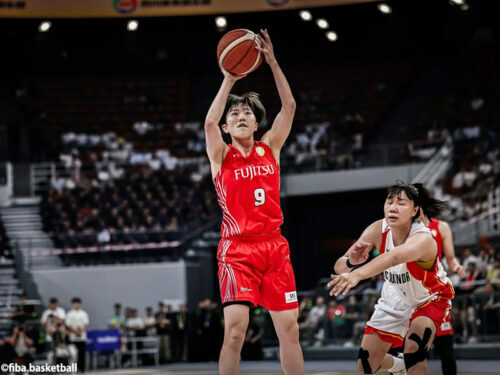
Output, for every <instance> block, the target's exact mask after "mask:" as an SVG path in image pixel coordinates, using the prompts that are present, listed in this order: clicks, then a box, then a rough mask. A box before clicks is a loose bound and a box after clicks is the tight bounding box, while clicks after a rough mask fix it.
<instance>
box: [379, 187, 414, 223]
mask: <svg viewBox="0 0 500 375" xmlns="http://www.w3.org/2000/svg"><path fill="white" fill-rule="evenodd" d="M418 208H419V207H418V206H415V204H414V202H413V201H412V200H410V199H409V198H408V196H407V195H406V193H405V191H404V190H402V191H401V192H399V194H397V195H395V196H393V197H387V198H386V199H385V204H384V214H385V220H386V221H387V223H388V224H389V225H390V226H398V225H407V224H408V223H411V221H412V219H413V217H414V216H415V215H416V214H417V211H418Z"/></svg>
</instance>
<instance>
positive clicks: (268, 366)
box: [87, 360, 500, 375]
mask: <svg viewBox="0 0 500 375" xmlns="http://www.w3.org/2000/svg"><path fill="white" fill-rule="evenodd" d="M457 365H458V373H459V374H460V375H483V374H500V361H487V360H484V361H458V363H457ZM305 369H306V372H305V373H306V374H307V375H354V374H359V372H357V371H356V364H355V363H353V361H308V362H306V363H305ZM429 369H430V370H431V371H430V374H431V375H438V374H441V371H440V363H439V362H438V361H430V362H429ZM217 373H218V371H217V363H215V362H208V363H180V364H172V365H165V366H160V367H157V368H141V369H136V370H133V369H127V370H114V371H99V372H91V373H87V375H103V374H106V375H170V374H171V375H216V374H217ZM240 374H242V375H279V374H283V372H282V371H281V366H280V364H279V362H276V361H261V362H242V363H241V366H240ZM380 374H383V373H380Z"/></svg>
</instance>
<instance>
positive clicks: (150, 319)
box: [143, 306, 156, 336]
mask: <svg viewBox="0 0 500 375" xmlns="http://www.w3.org/2000/svg"><path fill="white" fill-rule="evenodd" d="M143 320H144V328H145V329H146V336H155V335H156V328H155V327H156V319H155V317H154V315H153V308H152V307H151V306H148V307H146V316H145V317H144V319H143Z"/></svg>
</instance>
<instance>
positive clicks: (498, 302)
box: [483, 281, 500, 335]
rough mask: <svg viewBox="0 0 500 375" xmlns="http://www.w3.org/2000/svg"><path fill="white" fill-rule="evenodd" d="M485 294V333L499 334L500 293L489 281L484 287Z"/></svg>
mask: <svg viewBox="0 0 500 375" xmlns="http://www.w3.org/2000/svg"><path fill="white" fill-rule="evenodd" d="M483 295H484V296H485V297H486V298H485V301H484V305H483V309H484V318H485V322H484V326H485V327H484V328H485V332H484V333H486V334H490V335H491V334H498V333H500V326H499V323H500V294H499V293H498V292H495V288H494V287H493V285H492V284H491V283H490V282H489V281H487V282H486V284H485V285H484V288H483Z"/></svg>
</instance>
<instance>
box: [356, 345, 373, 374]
mask: <svg viewBox="0 0 500 375" xmlns="http://www.w3.org/2000/svg"><path fill="white" fill-rule="evenodd" d="M369 357H370V352H368V350H365V349H363V348H359V352H358V369H359V371H360V372H361V373H362V374H373V371H372V366H371V364H370V361H369V360H368V358H369Z"/></svg>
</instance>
